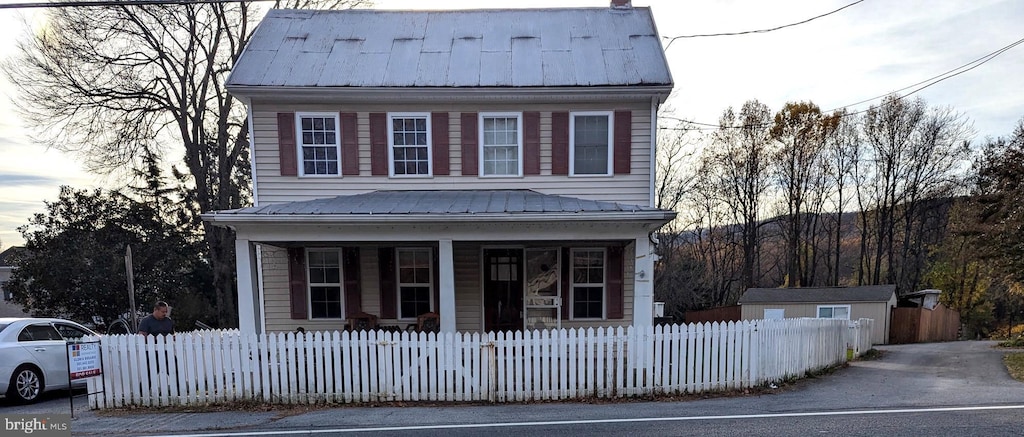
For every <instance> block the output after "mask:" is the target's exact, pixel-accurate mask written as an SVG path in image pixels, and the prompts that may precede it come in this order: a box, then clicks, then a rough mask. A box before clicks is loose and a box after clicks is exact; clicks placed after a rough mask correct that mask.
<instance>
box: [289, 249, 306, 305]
mask: <svg viewBox="0 0 1024 437" xmlns="http://www.w3.org/2000/svg"><path fill="white" fill-rule="evenodd" d="M288 295H289V299H288V303H289V305H290V306H291V316H292V319H303V320H304V319H306V306H307V304H306V249H304V248H301V247H292V248H289V249H288Z"/></svg>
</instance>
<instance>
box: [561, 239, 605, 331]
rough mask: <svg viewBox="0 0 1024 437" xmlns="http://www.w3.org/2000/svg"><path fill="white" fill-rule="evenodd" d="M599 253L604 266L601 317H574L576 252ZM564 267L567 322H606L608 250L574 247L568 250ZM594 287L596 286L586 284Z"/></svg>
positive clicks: (602, 271)
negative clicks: (567, 304)
mask: <svg viewBox="0 0 1024 437" xmlns="http://www.w3.org/2000/svg"><path fill="white" fill-rule="evenodd" d="M583 251H586V252H591V251H601V256H603V257H604V264H603V267H602V269H601V276H602V278H601V317H576V310H575V307H576V278H575V275H573V271H572V269H573V261H574V260H575V259H576V252H583ZM565 265H566V267H567V268H569V320H607V319H608V248H606V247H574V248H571V249H569V259H568V260H566V262H565ZM586 285H587V286H594V285H596V284H589V283H588V284H586Z"/></svg>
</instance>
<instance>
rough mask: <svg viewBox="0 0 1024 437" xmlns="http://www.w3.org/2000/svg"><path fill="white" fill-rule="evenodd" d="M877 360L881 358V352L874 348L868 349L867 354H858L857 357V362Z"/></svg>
mask: <svg viewBox="0 0 1024 437" xmlns="http://www.w3.org/2000/svg"><path fill="white" fill-rule="evenodd" d="M879 358H882V351H880V350H878V349H875V348H871V349H868V350H867V352H864V353H862V354H860V356H859V357H857V361H871V360H877V359H879Z"/></svg>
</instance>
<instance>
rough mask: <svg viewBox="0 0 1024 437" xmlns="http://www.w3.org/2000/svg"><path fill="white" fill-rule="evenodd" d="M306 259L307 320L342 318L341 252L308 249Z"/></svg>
mask: <svg viewBox="0 0 1024 437" xmlns="http://www.w3.org/2000/svg"><path fill="white" fill-rule="evenodd" d="M306 259H308V260H309V262H308V266H309V318H311V319H341V318H343V315H344V314H345V312H344V311H343V310H344V308H343V307H342V305H343V300H342V284H341V281H342V279H341V251H339V250H337V249H310V250H309V251H308V257H307V258H306Z"/></svg>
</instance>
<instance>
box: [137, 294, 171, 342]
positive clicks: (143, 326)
mask: <svg viewBox="0 0 1024 437" xmlns="http://www.w3.org/2000/svg"><path fill="white" fill-rule="evenodd" d="M169 313H170V308H168V307H167V302H164V301H159V302H157V303H156V304H155V305H153V314H150V315H148V316H146V317H143V318H142V321H141V322H139V335H150V334H153V335H170V334H173V333H174V321H173V320H171V318H170V317H168V314H169Z"/></svg>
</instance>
